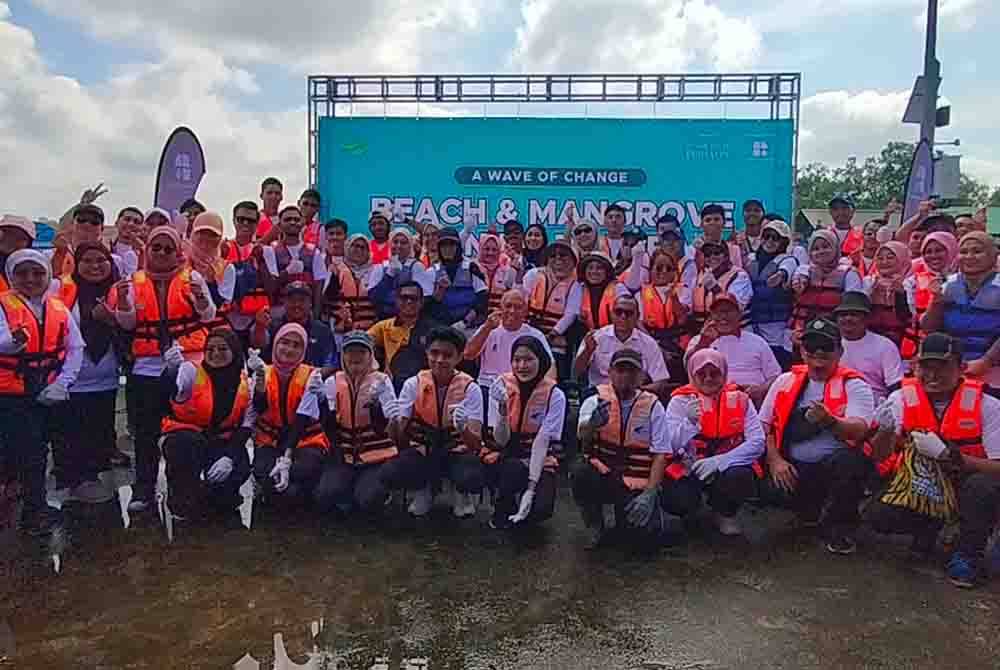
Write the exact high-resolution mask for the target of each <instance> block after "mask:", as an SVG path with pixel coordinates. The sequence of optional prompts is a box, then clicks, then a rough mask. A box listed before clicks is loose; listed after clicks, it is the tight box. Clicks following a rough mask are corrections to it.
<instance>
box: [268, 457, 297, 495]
mask: <svg viewBox="0 0 1000 670" xmlns="http://www.w3.org/2000/svg"><path fill="white" fill-rule="evenodd" d="M291 469H292V459H290V458H286V457H285V456H282V457H281V458H279V459H278V462H277V463H275V464H274V467H273V468H272V469H271V480H272V481H273V482H274V490H275V491H277V492H278V493H281V492H282V491H284V490H285V489H287V488H288V472H289V471H290V470H291Z"/></svg>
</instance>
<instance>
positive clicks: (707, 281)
mask: <svg viewBox="0 0 1000 670" xmlns="http://www.w3.org/2000/svg"><path fill="white" fill-rule="evenodd" d="M701 285H702V286H704V287H705V290H706V291H712V290H715V287H716V286H718V285H719V281H718V280H717V279H716V278H715V275H714V274H712V273H711V272H706V273H705V274H704V276H703V277H702V279H701Z"/></svg>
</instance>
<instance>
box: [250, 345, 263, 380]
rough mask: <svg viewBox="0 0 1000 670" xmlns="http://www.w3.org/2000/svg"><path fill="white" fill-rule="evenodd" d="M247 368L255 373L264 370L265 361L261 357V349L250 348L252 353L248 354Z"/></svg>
mask: <svg viewBox="0 0 1000 670" xmlns="http://www.w3.org/2000/svg"><path fill="white" fill-rule="evenodd" d="M247 370H249V371H250V372H252V373H254V374H257V373H258V372H263V370H264V361H263V359H261V357H260V349H251V350H250V354H249V355H248V356H247Z"/></svg>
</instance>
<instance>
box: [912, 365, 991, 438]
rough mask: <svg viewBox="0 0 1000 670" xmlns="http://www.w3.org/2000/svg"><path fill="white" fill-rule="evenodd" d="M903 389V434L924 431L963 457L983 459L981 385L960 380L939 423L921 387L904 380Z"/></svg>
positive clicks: (915, 381)
mask: <svg viewBox="0 0 1000 670" xmlns="http://www.w3.org/2000/svg"><path fill="white" fill-rule="evenodd" d="M902 389H903V432H904V434H909V433H911V432H913V431H924V432H930V433H935V434H937V435H938V436H939V437H940V438H941V439H942V440H944V441H945V442H946V443H947V444H949V445H951V446H953V447H957V448H958V449H959V450H960V451H961V452H962V453H963V454H965V455H966V456H972V457H974V458H986V457H987V456H986V449H985V447H984V446H983V411H982V402H983V393H984V385H983V383H982V382H981V381H979V380H976V379H963V380H962V383H961V384H960V385H959V387H958V388H957V389H955V393H954V395H953V396H952V399H951V401H950V402H949V403H948V407H947V408H946V409H945V411H944V415H943V416H942V418H941V420H940V422H939V421H938V418H937V414H936V413H935V411H934V406H933V405H932V404H931V401H930V399H929V398H928V397H927V394H926V393H925V392H924V389H923V386H921V384H920V382H919V381H918V380H917V379H916V378H913V377H906V378H904V379H903V382H902Z"/></svg>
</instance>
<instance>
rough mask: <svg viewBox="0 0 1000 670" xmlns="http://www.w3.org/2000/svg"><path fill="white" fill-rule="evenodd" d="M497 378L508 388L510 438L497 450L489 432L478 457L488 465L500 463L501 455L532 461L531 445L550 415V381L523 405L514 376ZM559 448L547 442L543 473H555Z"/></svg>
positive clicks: (554, 384) (545, 379)
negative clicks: (546, 471)
mask: <svg viewBox="0 0 1000 670" xmlns="http://www.w3.org/2000/svg"><path fill="white" fill-rule="evenodd" d="M500 378H501V379H502V380H503V383H504V386H505V387H506V388H507V425H508V426H510V430H511V435H510V441H509V442H508V443H507V445H506V446H504V447H500V446H499V445H497V444H496V442H494V441H493V439H492V432H491V433H489V435H490V438H489V439H487V440H485V442H484V446H483V448H482V449H481V450H480V451H479V455H480V458H482V460H483V462H484V463H486V464H487V465H492V464H493V463H496V462H497V461H498V460H500V454H501V452H504V453H506V454H507V455H508V456H509V457H510V458H519V459H527V458H531V445H532V443H533V442H534V441H535V438H536V437H538V431H540V430H541V429H542V423H543V422H544V421H545V417H546V415H547V414H548V413H549V404H550V403H551V402H552V390H553V389H554V388H555V387H556V383H555V382H554V381H553V380H551V379H549V378H548V377H544V378H542V380H541V381H539V382H538V385H537V386H535V390H534V391H532V392H531V396H530V397H528V400H527V402H525V401H524V399H523V398H522V397H521V386H520V384H518V382H517V377H515V376H514V373H512V372H505V373H504V374H502V375H500ZM559 446H560V445H559V444H558V443H553V442H550V443H549V454H548V456H546V457H545V466H544V467H545V469H546V470H549V471H551V472H555V471H556V470H557V469H558V468H559V460H558V458H557V454H558V452H559Z"/></svg>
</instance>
